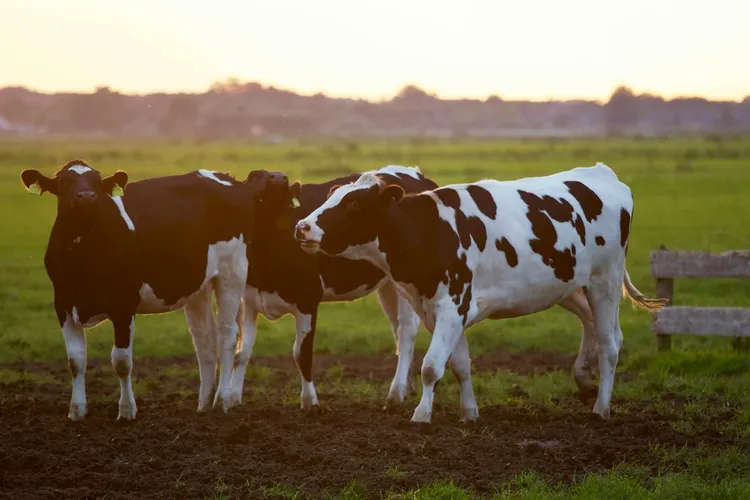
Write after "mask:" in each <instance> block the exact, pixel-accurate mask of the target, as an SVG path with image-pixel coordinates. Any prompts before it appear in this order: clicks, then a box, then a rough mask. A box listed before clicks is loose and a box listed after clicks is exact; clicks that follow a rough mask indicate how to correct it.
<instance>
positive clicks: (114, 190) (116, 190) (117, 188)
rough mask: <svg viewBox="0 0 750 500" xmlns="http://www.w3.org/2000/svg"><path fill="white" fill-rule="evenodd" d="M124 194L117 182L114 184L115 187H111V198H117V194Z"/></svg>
mask: <svg viewBox="0 0 750 500" xmlns="http://www.w3.org/2000/svg"><path fill="white" fill-rule="evenodd" d="M123 194H125V192H124V191H123V190H122V188H121V187H120V185H119V184H115V187H113V188H112V198H117V197H118V196H122V195H123Z"/></svg>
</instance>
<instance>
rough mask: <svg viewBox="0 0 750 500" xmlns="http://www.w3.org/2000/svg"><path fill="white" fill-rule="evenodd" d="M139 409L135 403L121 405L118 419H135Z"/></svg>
mask: <svg viewBox="0 0 750 500" xmlns="http://www.w3.org/2000/svg"><path fill="white" fill-rule="evenodd" d="M137 411H138V410H137V409H136V407H135V405H132V406H131V405H120V411H119V412H118V413H117V420H135V414H136V412H137Z"/></svg>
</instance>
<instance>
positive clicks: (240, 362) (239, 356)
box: [229, 302, 258, 406]
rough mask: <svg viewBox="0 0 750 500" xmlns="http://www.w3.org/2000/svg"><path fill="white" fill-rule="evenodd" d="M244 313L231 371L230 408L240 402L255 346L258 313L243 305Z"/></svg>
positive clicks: (245, 304)
mask: <svg viewBox="0 0 750 500" xmlns="http://www.w3.org/2000/svg"><path fill="white" fill-rule="evenodd" d="M244 308H245V313H244V314H243V315H242V316H243V318H242V322H243V327H242V337H241V340H240V345H239V348H238V349H237V352H236V353H235V355H234V368H233V370H232V394H231V396H230V397H229V401H230V404H231V405H232V406H234V405H238V404H240V403H241V402H242V389H243V387H244V385H245V372H246V371H247V365H248V363H249V362H250V357H251V356H252V355H253V347H254V346H255V334H256V331H257V323H258V312H257V311H256V310H255V309H253V308H251V307H249V305H248V304H247V302H245V303H244Z"/></svg>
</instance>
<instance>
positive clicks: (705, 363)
mask: <svg viewBox="0 0 750 500" xmlns="http://www.w3.org/2000/svg"><path fill="white" fill-rule="evenodd" d="M77 157H80V158H83V159H85V160H87V161H88V162H89V163H90V164H91V165H92V166H93V167H95V168H97V169H99V170H100V171H102V173H103V174H105V175H108V174H109V173H112V172H114V171H115V170H117V169H122V170H126V171H127V172H128V173H129V175H130V179H131V181H135V180H139V179H143V178H147V177H153V176H158V175H169V174H175V173H182V172H185V171H190V170H195V169H198V168H207V169H212V170H218V171H223V172H228V173H231V174H233V175H235V176H236V177H238V178H244V177H245V176H246V175H247V173H248V172H249V171H251V170H254V169H268V170H281V171H284V172H286V173H287V174H288V175H289V177H290V179H300V180H302V181H303V182H316V181H324V180H327V179H330V178H332V177H335V176H339V175H343V174H345V173H350V172H354V171H363V170H367V169H372V168H377V167H379V166H382V165H385V164H392V163H395V164H403V165H419V166H420V167H421V169H422V171H423V172H424V173H425V175H427V176H429V177H431V178H432V179H434V180H435V181H436V182H438V183H439V184H449V183H456V182H468V181H473V180H477V179H480V178H495V179H501V180H506V179H514V178H519V177H527V176H535V175H545V174H549V173H553V172H556V171H559V170H563V169H568V168H572V167H576V166H588V165H593V164H594V163H595V162H597V161H602V162H604V163H606V164H607V165H609V166H610V167H612V168H613V169H614V170H615V171H616V172H617V174H618V176H619V177H620V179H621V180H622V181H623V182H625V183H627V184H628V185H629V186H630V187H631V189H632V190H633V193H634V198H635V206H636V209H635V216H634V219H633V227H632V233H631V235H632V236H631V243H630V248H629V252H628V262H627V267H628V271H629V273H630V276H631V278H632V279H633V281H634V283H635V284H636V286H638V287H639V288H640V289H641V290H642V291H643V292H645V293H647V294H649V295H653V294H654V288H655V286H654V280H652V279H651V278H650V277H649V269H648V256H649V252H650V251H651V250H653V249H656V248H657V247H658V245H659V244H664V245H666V246H667V247H668V248H670V249H685V250H687V249H696V250H711V251H723V250H728V249H746V248H750V208H748V199H749V196H750V139H747V138H733V139H723V140H720V139H716V138H713V139H712V138H707V139H701V138H692V139H686V138H682V139H677V138H675V139H639V140H626V139H609V140H515V141H481V142H479V141H476V142H475V141H456V142H429V141H427V142H422V141H403V142H354V141H352V142H335V143H334V142H328V143H290V144H284V145H257V144H246V143H205V144H196V143H187V142H185V143H183V142H174V143H166V142H159V143H156V142H133V143H129V142H107V141H96V142H80V141H47V142H28V141H14V142H2V143H0V214H2V216H0V363H5V364H6V367H4V368H0V390H2V387H3V384H6V383H11V382H12V383H17V382H18V381H19V380H21V379H24V380H25V381H26V382H27V383H29V384H31V385H32V386H33V385H34V384H35V383H39V384H44V383H46V382H47V381H46V380H44V379H43V378H42V379H41V380H39V377H40V376H39V375H32V374H27V373H25V372H23V371H19V369H17V368H13V367H8V366H11V365H8V364H9V363H15V365H12V366H18V365H17V363H19V362H39V361H44V362H51V363H56V364H58V365H62V364H64V362H65V361H64V360H65V347H64V343H63V340H62V336H61V335H60V332H59V327H58V325H57V321H56V317H55V314H54V310H53V306H52V298H53V297H52V287H51V284H50V282H49V280H48V278H47V276H46V273H45V270H44V264H43V257H44V251H45V247H46V242H47V238H48V235H49V231H50V228H51V225H52V222H53V220H54V217H55V211H56V205H55V198H54V197H53V196H50V195H45V196H42V197H40V198H38V197H33V196H30V195H29V194H27V193H26V192H25V190H24V189H23V186H22V184H21V182H20V180H19V173H20V172H21V170H22V169H25V168H37V169H40V170H41V171H42V172H44V173H45V174H47V175H51V174H52V173H53V172H54V171H55V170H56V169H57V168H59V167H60V166H61V165H62V164H63V163H65V162H66V161H68V160H70V159H73V158H77ZM675 303H676V304H678V305H726V306H746V307H750V283H749V282H743V281H733V280H678V281H677V282H676V286H675ZM136 323H137V327H136V334H135V346H134V355H135V369H134V374H135V383H136V388H135V390H136V396H138V393H139V391H158V390H159V387H158V385H154V384H149V382H148V380H144V379H139V378H138V364H139V359H141V358H147V357H163V356H192V355H193V346H192V343H191V340H190V336H189V333H188V331H187V327H186V323H185V319H184V316H183V315H182V313H181V312H176V313H171V314H166V315H159V316H150V317H144V316H141V317H139V318H138V320H137V322H136ZM649 324H650V316H649V315H648V314H647V313H645V312H643V311H636V310H633V309H632V308H631V307H630V306H629V305H628V304H627V303H626V302H623V304H622V306H621V325H622V329H623V332H624V336H625V341H624V346H623V351H622V353H621V357H620V364H619V366H618V374H622V373H626V374H627V376H626V377H622V376H620V377H618V378H617V379H616V383H615V389H614V396H615V398H616V399H615V402H614V404H613V411H614V412H617V411H618V406H619V407H620V408H627V406H628V404H629V403H631V402H633V403H635V402H637V401H639V400H641V399H657V400H658V399H659V398H661V397H663V396H664V395H665V394H669V395H673V396H674V395H676V396H679V397H682V398H686V399H687V400H689V404H687V405H685V406H684V407H682V408H681V410H680V414H679V415H678V417H677V419H676V420H675V422H674V423H673V426H675V428H677V429H679V430H680V432H684V433H687V434H690V433H693V434H699V433H700V432H702V431H703V430H704V429H703V428H702V427H701V425H699V424H698V423H697V422H698V420H697V419H696V418H695V416H696V415H707V414H715V413H717V412H718V411H719V410H720V409H721V408H718V406H721V407H722V408H724V409H726V408H729V409H730V410H731V411H729V413H727V415H729V417H727V418H724V419H723V420H722V421H721V422H720V425H721V426H722V432H725V433H728V434H732V435H734V436H737V437H738V439H740V440H748V441H750V390H748V387H750V357H748V354H747V353H746V352H743V351H737V350H733V349H732V348H731V346H730V339H728V338H722V337H705V338H702V337H687V336H685V337H676V338H675V339H674V340H673V350H672V352H670V353H662V354H659V353H657V352H656V350H655V339H654V338H653V335H652V333H651V332H650V330H649ZM293 332H294V325H293V320H292V318H289V317H286V318H282V319H281V320H279V321H276V322H269V321H267V320H265V319H263V318H261V319H260V320H259V330H258V340H257V343H256V347H255V350H254V355H258V356H265V357H270V356H283V357H286V358H288V362H289V363H290V364H291V363H292V360H291V347H292V343H293V337H294V334H293ZM579 341H580V327H579V324H578V323H577V320H576V319H575V318H574V317H573V316H572V315H571V314H569V313H567V312H565V311H563V310H562V309H560V308H555V309H552V310H549V311H546V312H544V313H540V314H536V315H534V316H529V317H524V318H519V319H513V320H505V321H502V322H490V321H487V322H484V323H482V324H480V325H477V326H475V327H473V328H472V329H471V330H470V331H469V345H470V349H471V353H472V357H473V358H474V357H477V356H480V355H482V354H486V353H491V352H495V351H506V352H509V353H529V352H548V353H565V354H569V355H573V354H575V353H576V352H577V348H578V343H579ZM428 344H429V335H428V334H427V333H426V332H425V331H424V329H423V328H422V330H421V333H420V335H419V339H418V344H417V348H418V349H422V350H425V349H426V348H427V346H428ZM111 345H112V330H111V327H110V325H108V324H106V325H102V326H101V327H99V328H97V329H95V330H90V331H89V333H88V356H89V359H90V360H97V359H101V360H106V359H108V358H109V352H110V348H111ZM315 351H316V352H318V353H330V354H333V355H344V354H346V355H373V354H379V353H384V354H386V355H393V356H395V354H394V353H395V349H394V345H393V339H392V336H391V333H390V327H389V325H388V323H387V320H386V319H385V317H384V316H383V314H382V312H381V310H380V307H379V304H378V302H377V299H376V297H375V296H370V297H367V298H365V299H363V300H361V301H358V302H355V303H348V304H326V305H323V306H322V308H321V312H320V317H319V320H318V333H317V335H316V339H315ZM415 362H416V363H417V364H419V363H420V362H421V358H418V359H415ZM251 366H252V362H251ZM570 368H572V363H571V366H570ZM331 370H333V369H329V372H330V371H331ZM531 371H533V370H531ZM254 373H255V374H254V375H252V376H253V377H256V378H257V379H258V380H259V382H258V384H259V385H261V390H262V383H263V373H262V370H259V371H256V372H254ZM316 373H317V371H316ZM326 375H327V377H326V379H325V382H324V383H321V384H318V393H319V394H320V395H321V403H322V404H325V394H326V392H329V393H336V394H342V395H345V396H347V397H350V398H354V399H358V400H359V399H362V400H365V401H380V400H382V399H384V398H385V395H386V391H387V385H384V384H382V386H375V387H373V386H371V385H368V384H367V383H364V382H362V381H359V382H357V381H340V382H336V377H335V375H336V374H335V373H327V374H326ZM101 376H102V377H110V378H111V379H112V380H111V381H110V382H112V383H113V384H114V385H112V388H113V392H112V395H111V397H110V398H109V399H108V402H109V404H111V405H116V399H115V398H116V396H115V394H116V390H114V389H115V388H116V378H115V375H114V374H113V373H110V374H107V373H106V372H105V373H104V374H102V375H101ZM24 377H25V378H24ZM35 377H36V378H35ZM449 379H451V380H449ZM253 385H256V384H253ZM196 388H197V384H196ZM514 388H520V390H521V391H523V392H524V393H525V394H527V398H526V399H525V400H524V401H526V402H528V403H533V404H540V405H548V406H550V405H551V406H555V405H558V404H559V402H560V401H565V400H566V399H570V398H572V397H573V393H574V391H575V384H574V382H573V380H572V377H571V376H570V374H569V370H568V371H565V372H560V371H557V372H550V373H543V374H542V373H540V374H526V375H522V374H518V373H514V372H511V371H507V370H504V369H503V367H502V366H497V367H496V369H495V370H493V371H486V372H482V373H478V374H476V375H475V390H476V393H477V398H478V401H479V403H480V406H483V405H504V404H507V405H515V404H519V403H518V401H517V398H516V397H515V396H514V394H515V392H514V391H515V390H517V389H514ZM185 389H191V388H190V387H189V388H185ZM60 390H61V391H62V392H64V393H65V395H66V398H67V397H68V396H69V386H68V385H62V386H61V388H60ZM251 390H255V389H251ZM297 391H298V388H297V386H296V381H294V383H290V385H289V387H288V390H287V391H286V392H287V394H286V395H285V396H284V399H285V401H286V402H287V403H288V404H295V402H296V397H297ZM246 398H247V396H246ZM716 398H719V399H720V400H721V403H717V399H716ZM437 400H438V401H442V402H445V403H446V404H453V403H457V402H458V400H457V388H456V385H455V384H454V383H453V380H452V377H450V376H446V379H445V383H444V385H442V386H441V388H440V391H439V394H438V398H437ZM416 402H417V399H415V398H414V397H412V398H410V399H409V402H408V406H409V408H410V409H411V408H413V407H414V406H415V405H416ZM563 406H564V405H563ZM144 411H148V410H144ZM448 411H453V412H454V413H456V420H457V412H456V410H455V409H452V410H448ZM480 415H481V408H480ZM60 418H63V413H62V412H61V415H60ZM139 418H140V414H139ZM711 425H715V422H712V423H711ZM654 453H655V454H658V453H661V452H660V451H659V450H655V451H654ZM663 453H664V456H663V457H662V458H663V460H664V461H665V463H669V462H670V460H675V459H677V458H675V454H676V453H677V452H675V451H669V452H663ZM679 453H683V455H682V456H678V458H679V459H680V460H682V462H681V463H682V464H683V467H682V468H681V469H680V470H679V471H671V469H669V467H666V466H665V467H666V468H665V469H664V470H665V471H668V472H665V473H664V474H661V473H659V474H658V475H656V474H655V473H654V472H653V471H648V470H647V471H644V470H642V469H640V468H639V464H637V463H627V462H626V463H623V464H622V465H621V466H618V467H617V468H616V469H614V470H612V471H610V472H607V473H602V474H592V475H588V476H586V477H582V478H577V479H575V480H574V481H573V484H572V485H568V486H565V487H556V486H553V485H550V484H548V483H547V482H546V481H545V478H544V474H543V473H544V471H528V473H524V474H522V475H520V476H518V477H517V478H516V479H514V480H513V481H511V482H510V483H503V484H501V485H498V488H497V491H496V496H497V497H498V498H568V497H576V498H578V497H581V498H609V497H617V498H673V497H675V496H676V495H678V494H680V491H690V492H693V494H692V495H688V496H691V497H703V496H714V497H716V498H730V497H736V498H742V497H744V496H745V495H750V462H748V461H747V458H746V455H745V454H744V453H742V452H741V451H737V450H734V451H733V450H720V451H716V450H713V451H711V452H710V453H709V452H707V451H706V452H703V451H700V450H687V451H682V452H679ZM685 454H688V455H689V456H688V455H685ZM686 456H687V457H688V458H685V457H686ZM680 457H681V458H680ZM738 464H745V467H737V465H738ZM660 470H661V469H660ZM393 474H396V475H397V474H398V470H396V471H394V472H393ZM216 481H217V482H216V485H215V488H214V493H213V496H214V497H216V498H225V497H226V498H229V497H234V496H235V495H240V496H241V495H242V494H243V493H241V492H240V493H238V491H241V490H237V489H236V488H235V489H233V488H234V487H231V488H230V487H229V486H227V485H226V484H225V483H224V482H223V479H222V478H221V477H219V475H218V474H217V480H216ZM249 484H250V483H249ZM297 486H298V485H294V484H280V485H278V486H275V487H273V488H269V487H267V486H264V487H263V488H264V489H263V491H262V494H263V495H265V496H270V497H280V498H296V497H300V496H301V495H303V493H302V492H300V490H299V489H297ZM248 491H249V490H248ZM253 491H256V490H253ZM256 492H257V491H256ZM333 494H334V496H341V497H346V498H360V497H362V496H363V495H368V494H369V495H372V492H369V493H368V492H366V491H363V490H362V489H361V488H359V487H358V486H357V484H356V483H352V484H351V485H350V486H348V487H347V488H346V489H344V490H341V491H336V492H334V493H333ZM380 494H381V495H384V496H390V497H393V498H435V497H439V498H460V497H462V496H466V495H469V496H471V495H473V493H472V492H471V491H470V490H466V489H462V488H459V487H458V486H454V485H452V484H450V483H448V482H442V483H435V484H431V485H424V486H423V487H421V488H420V489H418V490H412V491H409V492H406V493H404V492H380ZM404 495H406V496H404Z"/></svg>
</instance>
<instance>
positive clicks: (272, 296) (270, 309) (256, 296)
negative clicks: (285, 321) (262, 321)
mask: <svg viewBox="0 0 750 500" xmlns="http://www.w3.org/2000/svg"><path fill="white" fill-rule="evenodd" d="M245 305H246V306H247V307H248V308H250V309H252V310H254V311H255V312H258V313H260V314H262V315H263V316H265V317H266V318H268V319H270V320H271V321H275V320H277V319H279V318H281V317H282V316H284V315H285V314H294V313H295V312H296V311H297V306H296V305H295V304H291V303H289V302H287V301H285V300H284V299H282V298H281V296H280V295H279V294H278V293H276V292H263V291H260V290H258V289H257V288H255V287H252V286H248V287H246V288H245Z"/></svg>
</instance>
